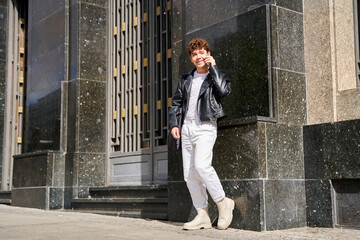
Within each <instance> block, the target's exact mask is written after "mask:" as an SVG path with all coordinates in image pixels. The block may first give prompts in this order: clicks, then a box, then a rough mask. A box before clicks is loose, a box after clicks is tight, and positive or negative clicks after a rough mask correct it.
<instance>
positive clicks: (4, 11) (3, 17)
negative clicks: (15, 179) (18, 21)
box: [0, 0, 8, 190]
mask: <svg viewBox="0 0 360 240" xmlns="http://www.w3.org/2000/svg"><path fill="white" fill-rule="evenodd" d="M7 17H8V8H7V1H5V0H2V1H0V153H2V152H3V141H4V140H3V139H4V138H3V137H4V117H5V116H4V106H5V89H6V86H5V79H6V49H7V43H6V38H7ZM2 161H3V157H2V154H0V190H1V180H2Z"/></svg>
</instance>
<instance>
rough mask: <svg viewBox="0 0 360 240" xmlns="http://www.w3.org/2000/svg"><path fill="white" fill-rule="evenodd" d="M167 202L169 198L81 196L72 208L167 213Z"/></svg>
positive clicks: (73, 201) (74, 201)
mask: <svg viewBox="0 0 360 240" xmlns="http://www.w3.org/2000/svg"><path fill="white" fill-rule="evenodd" d="M167 202H168V199H167V198H79V199H73V200H72V208H73V209H74V210H95V211H98V210H100V211H151V212H163V213H167Z"/></svg>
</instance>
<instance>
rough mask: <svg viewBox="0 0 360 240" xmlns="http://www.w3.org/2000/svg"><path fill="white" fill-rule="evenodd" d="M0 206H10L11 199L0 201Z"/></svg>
mask: <svg viewBox="0 0 360 240" xmlns="http://www.w3.org/2000/svg"><path fill="white" fill-rule="evenodd" d="M0 204H6V205H11V199H0Z"/></svg>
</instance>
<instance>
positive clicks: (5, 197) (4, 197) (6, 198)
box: [0, 191, 11, 205]
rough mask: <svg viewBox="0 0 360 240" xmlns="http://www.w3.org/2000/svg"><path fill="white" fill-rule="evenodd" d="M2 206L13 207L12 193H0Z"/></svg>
mask: <svg viewBox="0 0 360 240" xmlns="http://www.w3.org/2000/svg"><path fill="white" fill-rule="evenodd" d="M0 204H6V205H11V191H0Z"/></svg>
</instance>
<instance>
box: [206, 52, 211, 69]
mask: <svg viewBox="0 0 360 240" xmlns="http://www.w3.org/2000/svg"><path fill="white" fill-rule="evenodd" d="M207 55H208V56H210V54H208V53H207ZM206 65H208V67H211V63H209V62H207V63H206Z"/></svg>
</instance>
